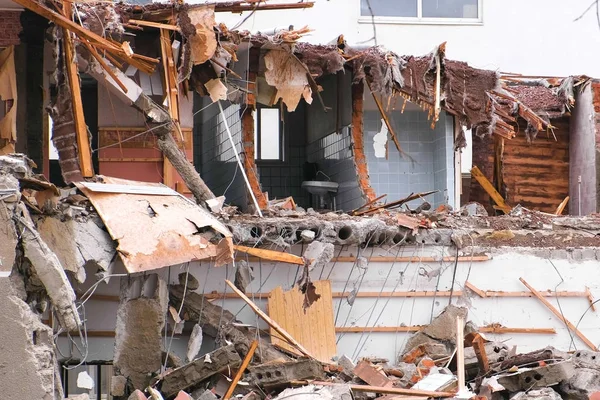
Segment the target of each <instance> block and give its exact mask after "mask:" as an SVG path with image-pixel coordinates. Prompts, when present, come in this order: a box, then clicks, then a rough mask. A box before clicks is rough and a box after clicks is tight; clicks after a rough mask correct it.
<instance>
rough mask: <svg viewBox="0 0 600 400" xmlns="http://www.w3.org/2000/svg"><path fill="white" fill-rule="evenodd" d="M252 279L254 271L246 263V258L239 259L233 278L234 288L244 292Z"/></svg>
mask: <svg viewBox="0 0 600 400" xmlns="http://www.w3.org/2000/svg"><path fill="white" fill-rule="evenodd" d="M253 280H254V273H253V271H252V268H251V267H250V266H249V265H248V263H247V262H246V260H240V261H239V262H238V263H237V264H236V270H235V280H234V281H233V284H234V285H235V287H236V288H238V289H240V290H241V291H242V292H244V293H246V289H247V288H248V286H250V283H252V281H253Z"/></svg>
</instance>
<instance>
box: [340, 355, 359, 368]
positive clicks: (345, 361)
mask: <svg viewBox="0 0 600 400" xmlns="http://www.w3.org/2000/svg"><path fill="white" fill-rule="evenodd" d="M337 363H338V365H340V366H342V367H343V368H344V370H346V371H347V372H352V371H353V370H354V368H356V364H354V362H353V361H352V360H351V359H350V357H348V356H347V355H345V354H343V355H342V356H341V357H340V358H339V360H338V362H337Z"/></svg>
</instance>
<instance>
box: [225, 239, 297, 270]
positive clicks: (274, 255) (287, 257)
mask: <svg viewBox="0 0 600 400" xmlns="http://www.w3.org/2000/svg"><path fill="white" fill-rule="evenodd" d="M233 249H234V250H237V251H241V252H242V253H246V254H250V255H253V256H256V257H258V258H262V259H265V260H270V261H276V262H284V263H288V264H296V265H304V258H302V257H298V256H295V255H293V254H290V253H284V252H282V251H275V250H267V249H258V248H255V247H247V246H241V245H237V244H236V245H233Z"/></svg>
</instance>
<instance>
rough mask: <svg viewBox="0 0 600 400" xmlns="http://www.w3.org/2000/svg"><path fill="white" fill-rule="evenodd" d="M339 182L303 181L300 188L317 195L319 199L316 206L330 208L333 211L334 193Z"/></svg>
mask: <svg viewBox="0 0 600 400" xmlns="http://www.w3.org/2000/svg"><path fill="white" fill-rule="evenodd" d="M339 187H340V184H339V183H337V182H330V181H304V182H302V189H304V190H306V191H307V192H308V193H310V194H312V195H314V196H317V197H318V199H319V203H318V208H320V209H327V208H329V209H332V210H333V211H335V195H336V193H337V191H338V188H339Z"/></svg>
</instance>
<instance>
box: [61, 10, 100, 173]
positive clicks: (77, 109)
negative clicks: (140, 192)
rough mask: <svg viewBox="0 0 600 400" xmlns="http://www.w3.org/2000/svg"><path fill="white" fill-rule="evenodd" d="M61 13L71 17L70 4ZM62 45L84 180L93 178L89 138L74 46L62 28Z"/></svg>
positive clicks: (68, 34) (66, 31)
mask: <svg viewBox="0 0 600 400" xmlns="http://www.w3.org/2000/svg"><path fill="white" fill-rule="evenodd" d="M63 12H64V13H65V14H66V15H69V16H70V15H71V3H69V2H65V3H63ZM63 44H64V49H63V52H64V56H65V69H66V71H65V75H66V76H67V80H68V81H69V89H70V91H71V109H72V111H73V124H74V126H75V134H76V137H77V155H78V158H79V168H80V169H81V175H82V176H83V177H84V178H91V177H92V176H94V166H93V164H92V148H91V146H90V137H89V135H88V129H87V125H86V124H85V117H84V115H83V101H82V100H81V83H80V81H79V71H78V70H77V63H75V60H74V56H75V46H74V45H73V38H72V37H71V32H70V31H69V30H68V29H66V28H63Z"/></svg>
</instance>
